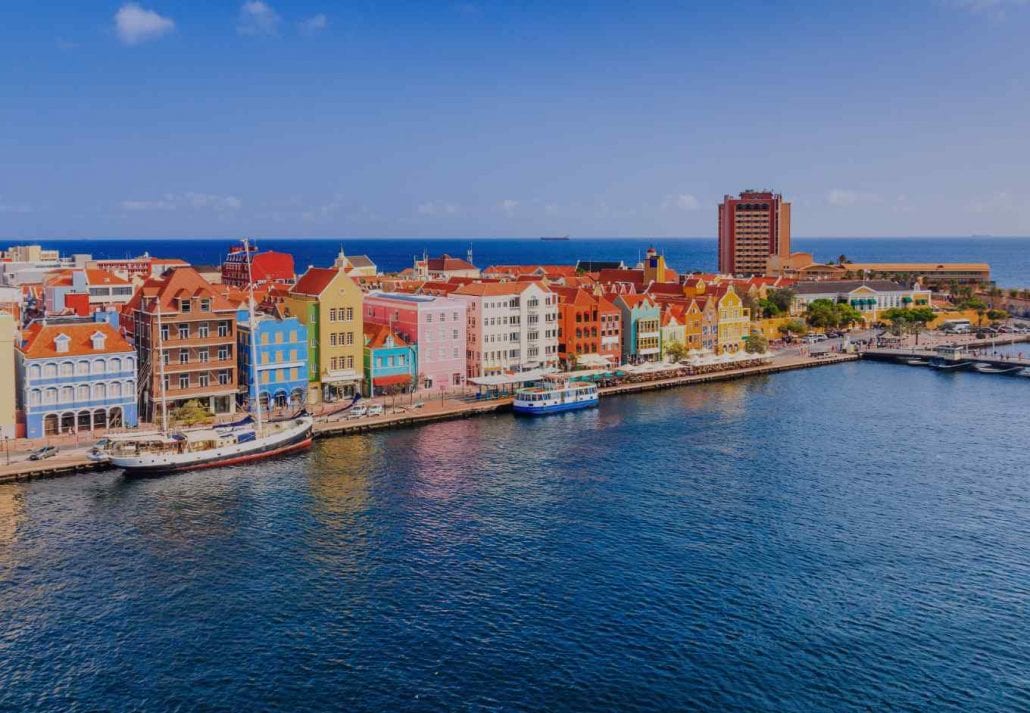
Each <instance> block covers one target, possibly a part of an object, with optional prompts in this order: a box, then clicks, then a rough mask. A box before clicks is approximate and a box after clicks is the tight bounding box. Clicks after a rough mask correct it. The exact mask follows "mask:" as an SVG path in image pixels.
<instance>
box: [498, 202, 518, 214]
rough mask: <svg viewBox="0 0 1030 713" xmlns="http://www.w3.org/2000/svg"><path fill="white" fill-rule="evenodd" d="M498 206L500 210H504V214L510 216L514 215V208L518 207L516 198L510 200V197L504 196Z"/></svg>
mask: <svg viewBox="0 0 1030 713" xmlns="http://www.w3.org/2000/svg"><path fill="white" fill-rule="evenodd" d="M498 207H499V208H500V209H501V211H503V212H504V214H505V215H506V216H508V217H511V216H513V215H515V209H516V208H518V207H519V202H518V201H516V200H512V199H511V198H506V199H504V200H503V201H501V202H500V204H499V205H498Z"/></svg>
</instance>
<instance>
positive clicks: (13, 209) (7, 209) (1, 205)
mask: <svg viewBox="0 0 1030 713" xmlns="http://www.w3.org/2000/svg"><path fill="white" fill-rule="evenodd" d="M31 212H32V207H31V206H27V205H25V204H24V203H5V202H4V200H3V196H0V213H31Z"/></svg>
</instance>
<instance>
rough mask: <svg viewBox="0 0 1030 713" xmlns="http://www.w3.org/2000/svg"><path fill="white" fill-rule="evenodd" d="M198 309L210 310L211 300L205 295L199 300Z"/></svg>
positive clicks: (202, 310)
mask: <svg viewBox="0 0 1030 713" xmlns="http://www.w3.org/2000/svg"><path fill="white" fill-rule="evenodd" d="M200 311H201V312H210V311H211V300H210V299H209V298H207V297H205V298H204V299H202V300H201V301H200Z"/></svg>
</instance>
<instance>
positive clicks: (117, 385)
mask: <svg viewBox="0 0 1030 713" xmlns="http://www.w3.org/2000/svg"><path fill="white" fill-rule="evenodd" d="M121 395H122V385H121V382H118V381H114V382H112V383H111V398H112V399H116V398H118V397H119V396H121Z"/></svg>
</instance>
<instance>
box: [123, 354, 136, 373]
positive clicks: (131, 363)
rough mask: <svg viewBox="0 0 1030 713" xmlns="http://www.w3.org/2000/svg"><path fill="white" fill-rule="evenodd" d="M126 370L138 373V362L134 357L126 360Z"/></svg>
mask: <svg viewBox="0 0 1030 713" xmlns="http://www.w3.org/2000/svg"><path fill="white" fill-rule="evenodd" d="M125 370H126V371H136V360H135V359H133V358H132V357H128V358H127V359H126V360H125Z"/></svg>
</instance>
